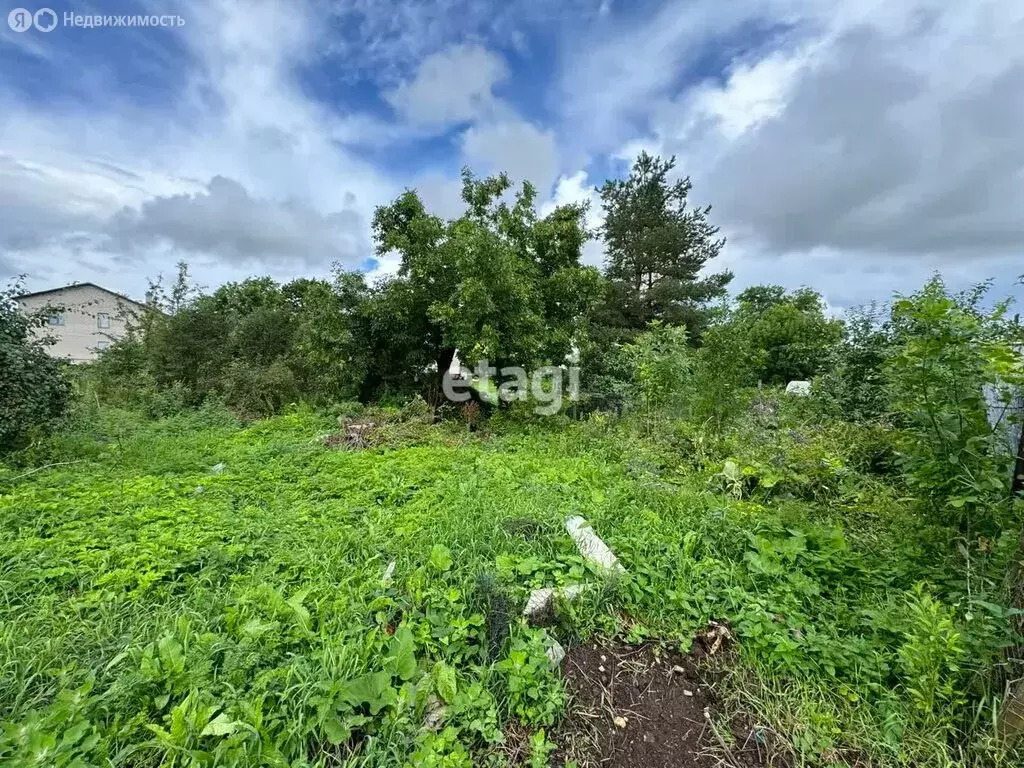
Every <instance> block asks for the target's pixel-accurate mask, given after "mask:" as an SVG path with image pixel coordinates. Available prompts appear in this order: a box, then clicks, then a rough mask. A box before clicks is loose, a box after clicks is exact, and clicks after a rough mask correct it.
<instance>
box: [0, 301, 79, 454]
mask: <svg viewBox="0 0 1024 768" xmlns="http://www.w3.org/2000/svg"><path fill="white" fill-rule="evenodd" d="M22 287H23V286H22V285H21V283H20V282H15V283H13V284H11V285H9V286H8V287H7V288H5V289H4V290H2V291H0V454H4V453H9V452H10V451H12V450H16V449H18V448H23V447H24V446H25V445H26V444H27V443H28V442H30V440H31V439H32V437H33V436H34V435H37V434H45V433H47V432H49V431H51V430H52V429H53V428H54V427H55V426H56V425H57V424H58V423H59V422H60V420H61V419H62V418H63V417H64V415H65V414H66V413H67V410H68V406H69V403H70V398H71V384H70V382H69V380H68V377H67V376H66V375H65V367H66V365H67V363H64V362H62V361H60V360H56V359H54V358H52V357H50V356H49V355H48V354H47V353H46V347H47V346H48V345H49V344H52V339H50V338H48V337H46V336H45V335H43V334H42V333H41V331H42V329H43V328H45V323H46V317H47V316H48V315H49V314H51V311H50V310H48V309H44V310H42V311H40V312H36V313H32V314H26V313H24V312H23V311H22V310H21V308H20V307H19V306H18V303H17V301H16V300H15V297H16V296H18V295H19V294H20V293H22Z"/></svg>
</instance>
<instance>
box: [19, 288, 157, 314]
mask: <svg viewBox="0 0 1024 768" xmlns="http://www.w3.org/2000/svg"><path fill="white" fill-rule="evenodd" d="M75 288H95V289H97V290H100V291H103V292H104V293H109V294H110V295H111V296H116V297H117V298H119V299H122V300H123V301H127V302H129V303H130V304H134V305H135V306H137V307H145V308H147V309H148V308H149V305H147V304H143V303H142V302H141V301H136V300H135V299H130V298H128V297H127V296H125V295H124V294H121V293H118V292H117V291H112V290H110V289H109V288H104V287H103V286H102V285H96V283H72V284H71V285H62V286H61V287H59V288H48V289H46V290H45V291H31V292H29V293H23V294H21V295H19V296H16V297H15V298H16V299H29V298H32V297H34V296H45V295H46V294H48V293H59V292H60V291H70V290H74V289H75Z"/></svg>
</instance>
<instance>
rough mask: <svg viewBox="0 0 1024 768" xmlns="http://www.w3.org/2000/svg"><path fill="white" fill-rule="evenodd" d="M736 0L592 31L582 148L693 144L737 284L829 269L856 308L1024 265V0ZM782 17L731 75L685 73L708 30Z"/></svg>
mask: <svg viewBox="0 0 1024 768" xmlns="http://www.w3.org/2000/svg"><path fill="white" fill-rule="evenodd" d="M718 10H719V6H715V7H712V6H711V5H710V4H708V3H702V2H696V3H690V2H688V3H685V4H679V3H677V4H670V5H668V6H666V7H665V10H664V12H663V13H662V14H661V15H660V16H658V17H656V18H653V19H648V20H646V21H645V22H643V23H642V24H640V25H638V26H636V27H633V28H628V29H625V30H623V31H621V32H615V31H614V30H612V31H610V32H609V36H608V38H607V39H604V40H597V41H596V42H595V41H592V40H587V41H585V44H584V45H582V46H581V49H580V51H578V52H577V54H576V55H575V56H574V57H570V58H569V59H568V60H567V65H566V70H565V78H564V81H563V93H564V94H566V95H567V99H566V111H565V113H564V120H565V124H566V125H567V126H568V125H572V126H576V125H582V126H589V129H590V130H589V131H585V132H583V133H581V134H580V149H579V151H580V152H593V151H594V150H595V148H609V147H623V146H625V150H621V151H620V153H619V154H625V155H627V156H633V155H634V154H635V152H636V151H637V150H639V149H648V150H654V151H657V152H660V153H663V154H677V155H678V156H679V159H680V162H679V166H678V168H679V171H680V172H681V173H683V174H688V175H690V176H691V178H692V179H693V181H694V190H693V193H692V197H693V199H694V202H695V203H708V202H710V203H712V204H713V205H714V206H715V209H714V211H713V212H712V220H713V221H714V222H715V223H718V224H720V225H721V226H722V228H723V232H724V233H725V234H726V235H728V237H729V241H730V242H729V244H728V245H727V246H726V249H725V252H724V254H723V256H722V259H721V261H722V262H723V265H728V266H731V267H733V268H734V270H735V271H736V273H737V286H742V285H743V284H749V282H751V280H750V279H749V278H751V277H752V276H754V275H756V276H757V277H758V279H759V280H769V281H773V282H775V281H781V280H786V281H790V282H789V284H791V285H795V284H800V283H810V284H811V285H813V286H815V287H818V288H822V289H824V290H825V292H826V295H828V296H829V297H830V300H832V301H833V303H836V304H842V305H848V304H850V303H856V301H855V298H856V296H860V297H861V300H864V299H866V298H870V297H871V296H872V295H875V296H879V295H881V296H885V295H887V294H888V293H889V291H890V290H891V288H892V287H893V286H897V285H898V286H901V287H903V288H904V289H910V288H912V287H913V285H914V284H915V283H919V282H920V281H921V280H923V279H925V278H926V277H927V275H928V274H929V273H930V272H931V271H932V270H934V269H939V268H941V269H942V270H943V271H944V272H945V273H947V274H949V275H950V277H951V280H953V281H954V282H958V284H964V283H965V282H969V281H970V280H972V279H980V278H981V277H984V276H988V275H997V276H1003V277H1005V276H1007V275H1012V274H1013V273H1014V272H1015V271H1016V272H1019V271H1021V269H1020V267H1014V266H1013V265H1012V263H1008V262H1007V259H1009V258H1011V256H1012V255H1013V254H1016V255H1017V256H1018V258H1019V253H1020V252H1021V250H1022V249H1024V219H1022V218H1021V216H1020V213H1019V212H1020V211H1021V210H1024V183H1022V180H1024V145H1021V143H1020V142H1019V140H1015V139H1014V138H1012V137H1015V136H1019V135H1024V102H1022V101H1021V99H1020V98H1019V94H1020V93H1022V92H1024V51H1022V50H1021V48H1020V46H1019V40H1020V39H1021V37H1022V36H1024V6H1022V5H1021V4H1020V3H1019V2H1016V0H984V1H983V2H979V3H970V4H958V5H950V4H948V3H944V2H940V1H939V0H912V1H911V2H908V3H882V2H876V0H855V1H854V2H847V3H840V2H838V1H836V2H806V3H805V2H799V1H797V0H792V1H789V0H749V1H748V0H739V2H737V3H730V4H728V7H727V8H723V9H722V13H719V12H718ZM673 14H675V15H673ZM765 20H774V21H776V22H778V21H780V20H782V21H785V22H786V23H787V24H788V28H787V31H786V32H785V33H784V34H782V35H781V36H778V37H776V38H775V39H774V40H771V41H770V44H769V45H767V46H764V45H761V47H760V48H757V49H754V50H743V49H738V50H737V54H736V56H735V57H734V59H733V62H732V64H731V66H730V67H729V69H728V70H727V72H726V77H725V78H724V80H722V81H705V82H700V83H697V84H695V85H694V84H690V85H684V86H682V87H680V85H679V83H680V82H684V83H685V81H686V79H687V78H686V76H685V75H686V72H687V70H688V68H690V67H692V66H693V64H694V63H695V62H697V61H699V56H700V53H701V52H702V51H705V50H707V49H708V45H709V43H713V42H714V41H715V40H729V39H731V37H735V36H737V35H739V36H740V37H741V38H742V34H741V31H742V30H743V29H745V28H749V27H750V26H751V25H755V26H756V24H757V23H759V22H762V21H765ZM631 50H632V51H636V53H635V55H632V54H630V53H628V51H631ZM1005 282H1006V281H1005V280H1004V283H1005ZM887 283H888V285H887ZM832 295H834V296H835V297H837V298H836V299H835V300H833V299H832V298H831V296H832Z"/></svg>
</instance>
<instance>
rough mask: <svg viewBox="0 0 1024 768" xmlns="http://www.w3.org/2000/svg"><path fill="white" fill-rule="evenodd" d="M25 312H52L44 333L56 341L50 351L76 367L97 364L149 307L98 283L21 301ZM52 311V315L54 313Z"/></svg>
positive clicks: (29, 295)
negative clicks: (107, 349) (90, 363)
mask: <svg viewBox="0 0 1024 768" xmlns="http://www.w3.org/2000/svg"><path fill="white" fill-rule="evenodd" d="M17 301H18V304H19V305H20V306H21V308H22V309H23V310H24V311H25V312H38V311H41V310H46V311H48V312H49V315H48V318H47V321H48V325H47V326H46V327H45V328H44V329H43V330H42V332H43V333H46V334H47V335H50V336H53V337H54V338H56V340H57V343H56V344H53V345H52V346H49V347H47V351H48V352H49V353H50V354H51V355H52V356H53V357H59V358H62V359H64V360H70V361H71V362H74V363H87V362H90V361H92V360H95V359H96V358H97V356H98V355H99V353H100V352H101V351H102V350H104V349H106V348H107V347H109V346H110V345H111V344H112V343H113V342H115V341H117V340H118V339H120V338H121V337H123V336H124V334H125V333H126V331H127V328H128V324H129V323H134V322H136V321H137V320H138V318H139V317H140V315H141V314H142V312H143V311H145V310H146V309H147V308H146V306H145V305H143V304H140V303H138V302H137V301H132V300H131V299H129V298H127V297H126V296H121V295H120V294H117V293H114V292H113V291H108V290H107V289H106V288H101V287H100V286H98V285H95V284H94V283H78V284H76V285H68V286H65V287H64V288H54V289H52V290H49V291H37V292H35V293H25V294H22V295H21V296H19V297H18V299H17ZM50 310H52V311H50Z"/></svg>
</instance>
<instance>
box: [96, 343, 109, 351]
mask: <svg viewBox="0 0 1024 768" xmlns="http://www.w3.org/2000/svg"><path fill="white" fill-rule="evenodd" d="M96 349H98V350H100V351H101V352H102V351H103V350H104V349H110V342H109V341H97V342H96Z"/></svg>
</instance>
